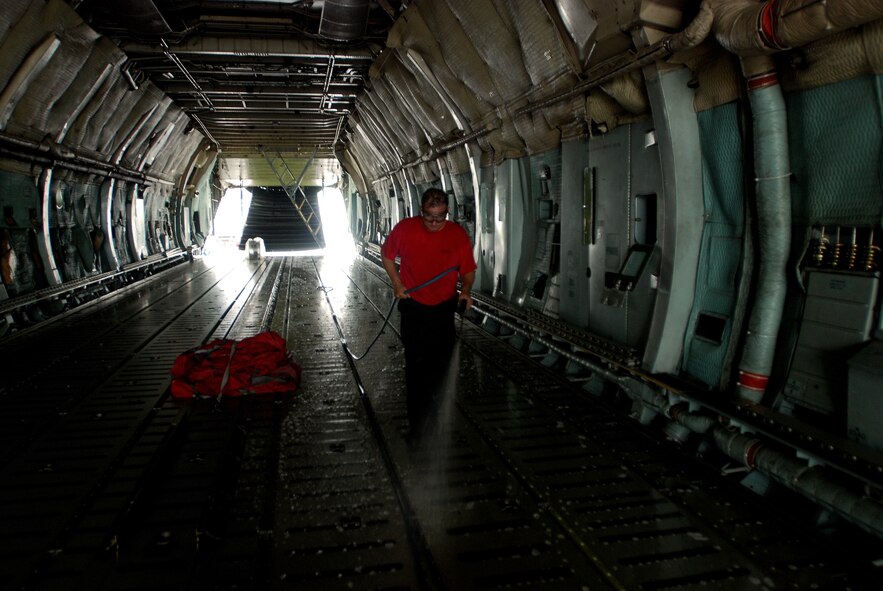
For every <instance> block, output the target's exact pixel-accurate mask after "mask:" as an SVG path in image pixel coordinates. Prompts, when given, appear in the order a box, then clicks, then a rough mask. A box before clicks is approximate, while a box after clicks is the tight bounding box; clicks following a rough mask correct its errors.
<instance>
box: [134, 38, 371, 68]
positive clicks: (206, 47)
mask: <svg viewBox="0 0 883 591" xmlns="http://www.w3.org/2000/svg"><path fill="white" fill-rule="evenodd" d="M120 49H122V50H123V51H125V52H126V53H127V54H128V55H132V56H137V55H141V54H143V55H163V48H162V47H161V46H160V45H159V44H147V43H140V42H124V43H122V44H121V45H120ZM168 51H170V52H172V53H174V54H176V55H178V56H180V57H190V56H223V57H232V58H242V57H257V58H266V57H277V58H278V57H283V58H310V59H322V60H327V59H328V57H329V56H330V55H332V54H333V55H334V59H335V60H343V61H345V62H359V61H366V62H371V61H373V60H374V56H373V55H372V54H371V52H370V51H369V50H368V49H366V48H363V47H335V48H334V49H329V48H328V47H327V46H324V45H321V44H319V43H318V42H317V41H315V40H313V39H291V38H287V39H280V38H272V37H271V38H261V37H220V36H211V35H206V36H200V37H191V38H189V39H187V40H186V41H183V42H181V43H178V44H174V45H171V44H170V45H169V48H168Z"/></svg>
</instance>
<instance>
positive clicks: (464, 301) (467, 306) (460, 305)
mask: <svg viewBox="0 0 883 591" xmlns="http://www.w3.org/2000/svg"><path fill="white" fill-rule="evenodd" d="M471 309H472V296H471V295H470V294H469V292H468V291H461V292H460V296H459V297H458V298H457V310H458V311H460V312H461V313H465V312H467V311H469V310H471Z"/></svg>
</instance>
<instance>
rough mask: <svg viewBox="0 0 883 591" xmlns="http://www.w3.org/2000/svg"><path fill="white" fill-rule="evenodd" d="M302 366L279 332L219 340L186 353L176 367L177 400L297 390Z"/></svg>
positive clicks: (181, 356) (174, 378)
mask: <svg viewBox="0 0 883 591" xmlns="http://www.w3.org/2000/svg"><path fill="white" fill-rule="evenodd" d="M300 373H301V368H300V366H299V365H298V364H297V363H295V362H294V361H293V360H292V359H291V357H290V356H289V354H288V350H287V349H286V347H285V339H283V338H282V337H281V336H279V335H278V334H276V333H275V332H262V333H260V334H257V335H255V336H253V337H249V338H247V339H243V340H241V341H235V340H229V339H218V340H215V341H212V342H210V343H208V344H206V345H203V346H202V347H197V348H195V349H191V350H189V351H187V352H186V353H182V354H181V355H179V356H178V358H177V359H176V360H175V365H174V366H172V396H173V397H174V398H194V397H210V398H220V397H221V396H245V395H248V394H271V393H274V392H291V393H293V392H294V391H295V390H297V387H298V384H299V383H300Z"/></svg>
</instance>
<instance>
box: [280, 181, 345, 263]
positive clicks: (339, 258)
mask: <svg viewBox="0 0 883 591" xmlns="http://www.w3.org/2000/svg"><path fill="white" fill-rule="evenodd" d="M318 203H319V216H320V218H321V220H322V234H323V235H324V237H325V248H324V249H314V250H301V251H277V252H268V253H267V255H268V256H320V255H322V256H325V257H327V258H330V259H333V260H334V261H335V262H336V263H338V264H346V263H347V262H349V261H351V260H352V259H353V257H354V256H355V254H356V247H355V244H353V237H352V235H351V234H350V233H349V226H348V224H347V217H346V207H345V206H344V203H343V195H342V194H341V192H340V190H339V189H338V188H337V187H325V188H323V189H322V190H321V191H319V194H318Z"/></svg>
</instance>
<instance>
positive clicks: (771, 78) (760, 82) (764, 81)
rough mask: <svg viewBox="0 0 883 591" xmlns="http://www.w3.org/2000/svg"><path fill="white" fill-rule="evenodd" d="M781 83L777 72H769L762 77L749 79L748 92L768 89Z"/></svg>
mask: <svg viewBox="0 0 883 591" xmlns="http://www.w3.org/2000/svg"><path fill="white" fill-rule="evenodd" d="M778 83H779V75H778V74H776V73H775V72H768V73H766V74H761V75H760V76H754V77H752V78H749V79H748V90H757V89H759V88H766V87H767V86H775V85H776V84H778Z"/></svg>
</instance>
